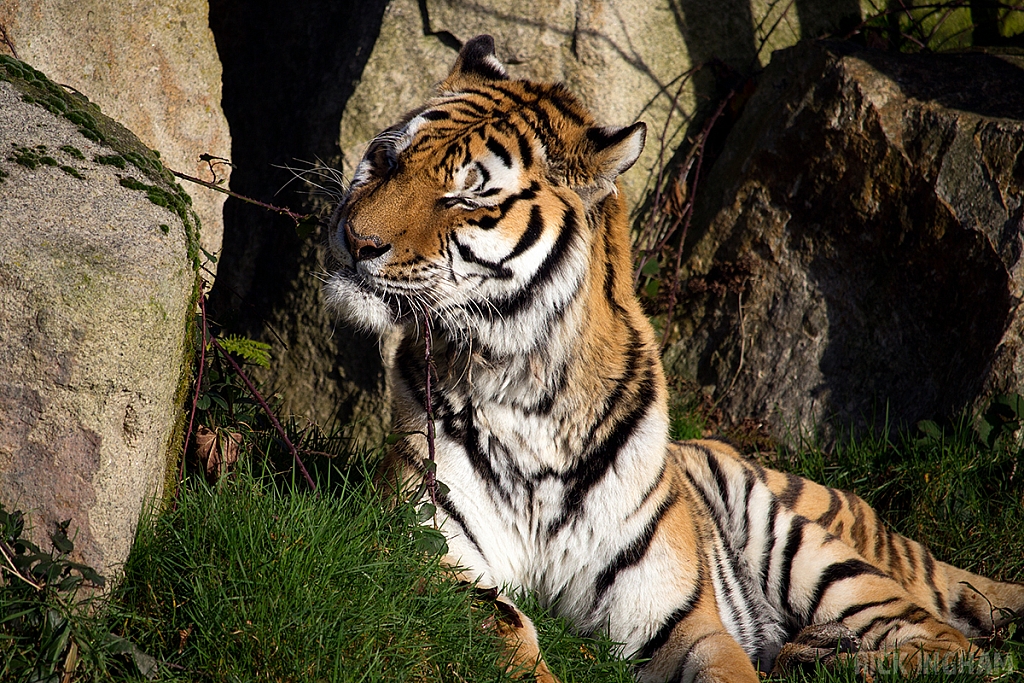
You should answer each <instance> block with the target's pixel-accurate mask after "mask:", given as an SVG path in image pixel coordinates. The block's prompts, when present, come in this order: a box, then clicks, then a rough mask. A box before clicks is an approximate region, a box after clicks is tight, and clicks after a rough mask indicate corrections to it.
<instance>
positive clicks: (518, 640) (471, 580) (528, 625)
mask: <svg viewBox="0 0 1024 683" xmlns="http://www.w3.org/2000/svg"><path fill="white" fill-rule="evenodd" d="M442 564H444V565H446V566H448V567H451V568H453V569H455V576H456V579H457V580H459V581H461V582H464V583H467V584H472V585H473V589H474V590H475V591H476V593H477V596H478V597H479V598H480V599H481V600H483V601H486V602H490V603H491V604H493V605H494V607H495V610H496V612H497V614H496V615H495V616H493V617H491V618H489V619H487V620H486V621H485V622H484V625H485V627H487V628H492V629H494V631H495V633H497V634H498V635H499V636H501V637H502V639H503V640H504V641H505V646H504V656H505V662H504V666H505V667H506V670H507V671H508V672H509V673H511V674H512V676H513V678H520V677H522V676H532V677H533V678H534V680H536V681H537V682H538V683H559V680H558V677H557V676H555V675H554V674H553V673H551V670H550V669H549V668H548V665H547V662H545V661H544V657H543V655H542V654H541V651H540V642H539V641H538V640H537V629H536V628H535V627H534V625H533V621H532V620H531V619H530V617H528V616H526V614H524V613H523V612H522V610H520V609H519V607H517V606H516V604H515V602H513V601H512V600H511V598H509V597H508V596H506V595H502V594H501V592H500V591H499V590H498V588H497V587H496V586H493V587H484V586H481V585H480V584H479V583H478V579H479V576H476V577H474V576H471V575H470V573H469V572H467V571H466V570H465V569H464V568H460V567H459V563H458V562H456V560H455V558H454V557H453V556H452V555H450V554H449V555H446V556H445V557H444V559H443V560H442Z"/></svg>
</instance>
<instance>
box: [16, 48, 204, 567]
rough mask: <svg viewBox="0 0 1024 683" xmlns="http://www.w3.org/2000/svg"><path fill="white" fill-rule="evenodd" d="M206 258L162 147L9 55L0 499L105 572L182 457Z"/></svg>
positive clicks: (120, 557)
mask: <svg viewBox="0 0 1024 683" xmlns="http://www.w3.org/2000/svg"><path fill="white" fill-rule="evenodd" d="M198 263H199V249H198V239H197V219H196V216H195V213H194V211H193V210H192V208H191V204H190V201H189V198H188V195H187V194H185V192H184V191H183V190H182V189H181V188H180V187H178V186H177V185H176V184H175V183H174V181H173V177H172V176H171V175H170V173H169V172H168V171H167V170H166V169H164V168H163V166H162V165H161V163H160V161H159V159H158V157H157V155H156V154H155V153H154V152H152V151H150V150H149V149H147V148H146V147H145V146H144V145H143V144H142V143H140V142H139V140H138V138H136V137H135V136H134V135H133V134H132V133H130V132H129V131H128V130H126V129H124V128H123V127H121V126H120V125H118V124H117V123H115V122H114V121H112V120H110V119H109V118H107V117H105V116H104V115H103V114H102V113H100V111H99V109H98V108H97V107H96V106H95V105H92V104H90V103H89V102H88V101H87V100H86V99H85V98H84V97H81V96H79V95H77V94H72V93H70V92H68V91H66V90H65V89H64V88H61V87H60V86H57V85H55V84H54V83H52V82H51V81H50V80H49V79H47V78H46V77H45V76H44V75H43V74H42V73H40V72H39V71H37V70H35V69H33V68H31V67H29V66H28V65H26V64H24V63H22V62H18V61H17V60H14V59H11V58H8V57H5V56H0V367H2V368H3V373H2V375H0V502H2V503H3V504H4V506H5V507H6V508H7V509H9V510H10V509H21V510H24V511H25V512H26V513H27V514H28V518H29V520H30V523H31V524H32V525H33V526H34V531H33V533H34V536H35V539H36V540H37V541H39V542H41V543H42V544H43V545H45V544H46V541H45V539H46V537H47V534H48V533H49V532H51V531H52V530H53V524H54V523H57V522H61V521H63V520H67V519H70V520H71V525H70V528H69V535H70V536H71V537H72V539H73V540H74V541H75V554H76V559H77V560H79V561H83V562H86V563H88V564H90V565H92V566H94V567H95V568H96V569H97V570H98V571H100V572H101V573H104V574H107V575H110V574H112V573H116V571H117V568H118V566H119V565H120V564H121V563H122V562H123V561H124V559H125V558H126V557H127V554H128V550H129V548H130V546H131V542H132V539H133V537H134V532H135V527H136V525H137V523H138V521H139V517H140V514H141V513H142V511H143V509H144V506H145V505H147V504H152V503H154V502H159V501H160V500H161V497H162V496H163V494H164V491H165V488H166V482H167V481H168V480H169V478H170V476H171V473H172V471H173V470H174V469H175V467H174V466H175V464H176V463H177V462H178V458H179V456H180V451H181V441H182V430H183V425H182V422H183V421H182V418H181V416H182V415H183V412H182V405H183V401H184V398H185V396H186V394H187V388H188V384H189V377H190V368H191V361H192V348H191V345H192V343H193V341H192V335H193V328H192V325H193V309H194V303H195V297H196V294H197V291H198V290H197V288H196V285H197V277H196V273H197V267H198Z"/></svg>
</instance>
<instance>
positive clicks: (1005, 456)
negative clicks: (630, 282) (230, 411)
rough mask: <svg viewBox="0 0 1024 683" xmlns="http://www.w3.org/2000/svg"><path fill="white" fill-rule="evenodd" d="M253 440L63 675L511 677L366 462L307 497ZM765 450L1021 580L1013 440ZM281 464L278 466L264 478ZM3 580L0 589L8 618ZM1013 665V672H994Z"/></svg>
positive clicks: (164, 540)
mask: <svg viewBox="0 0 1024 683" xmlns="http://www.w3.org/2000/svg"><path fill="white" fill-rule="evenodd" d="M681 405H682V404H681ZM686 410H687V408H686V407H685V406H684V407H683V409H681V410H677V411H676V414H675V415H674V420H673V422H674V425H675V427H674V429H675V430H676V432H677V433H678V434H679V435H681V436H698V435H699V434H700V432H701V430H702V429H703V428H704V424H705V421H704V420H703V418H701V417H700V416H699V415H697V414H695V413H693V412H692V410H691V413H690V414H686ZM304 438H305V442H304V443H305V447H306V448H308V449H311V450H330V451H332V452H334V451H338V452H340V451H341V450H343V449H344V448H345V444H344V440H343V439H338V438H334V440H333V441H332V439H328V438H327V437H325V436H323V435H322V434H319V433H314V434H312V435H309V434H307V435H306V437H304ZM299 440H300V439H299V438H296V441H299ZM248 444H249V450H250V454H249V455H248V456H247V457H246V458H243V464H242V465H241V466H239V467H238V468H237V470H236V471H235V473H234V474H233V475H232V476H231V477H230V478H227V479H222V480H221V481H220V482H219V483H217V484H215V485H210V484H207V483H206V482H204V481H202V480H200V479H196V478H195V477H193V478H191V479H190V480H189V481H188V482H186V484H185V486H184V487H183V488H182V490H181V492H180V495H179V497H178V502H177V505H176V507H175V508H174V509H171V510H168V511H166V512H164V513H163V514H162V515H160V516H159V517H157V518H156V519H153V520H150V521H148V522H144V523H143V524H141V525H140V528H139V534H138V540H137V542H136V545H135V547H134V549H133V551H132V554H131V556H130V558H129V560H128V563H127V565H126V567H125V575H124V579H123V581H122V582H121V583H120V584H119V586H118V587H117V588H116V589H115V591H114V592H113V594H112V595H111V597H110V600H109V601H108V603H107V604H106V605H105V606H104V607H102V608H100V609H98V610H94V611H93V612H92V613H91V614H85V613H82V612H79V613H78V614H77V615H73V616H71V622H72V625H73V626H74V632H75V633H78V634H82V635H81V636H77V637H81V638H86V639H88V637H89V636H88V634H90V633H92V634H105V633H106V634H109V633H113V634H115V636H116V637H117V638H120V637H123V638H125V639H127V640H128V641H130V642H131V643H134V645H135V646H136V647H137V648H138V649H137V650H134V651H133V650H131V649H130V648H126V647H123V645H124V642H125V641H122V640H110V643H113V646H109V644H108V647H107V650H106V651H98V652H89V651H88V648H87V647H85V648H83V653H82V658H81V660H80V664H79V667H78V670H77V673H76V676H75V678H74V679H73V680H75V681H90V682H91V681H107V680H138V679H139V675H138V672H137V670H136V667H134V666H132V665H131V661H132V660H133V659H134V660H135V661H136V662H140V663H142V664H143V665H145V664H146V663H147V662H149V663H153V662H156V663H157V665H156V668H155V679H154V680H158V681H166V682H172V681H173V682H177V681H218V682H219V681H225V682H234V681H473V682H476V681H484V682H486V681H505V680H509V677H508V676H507V675H506V674H505V672H504V671H502V668H501V666H500V662H499V659H500V655H499V652H500V646H499V644H498V642H497V641H496V637H495V636H494V635H493V634H492V633H491V632H490V631H489V630H488V629H487V628H486V627H485V626H484V621H485V620H486V619H487V618H488V617H490V616H492V614H493V608H492V607H491V606H490V605H489V604H487V603H485V602H481V601H479V600H478V599H476V596H475V594H474V593H473V591H471V590H467V589H466V587H465V586H460V585H459V584H457V583H454V582H453V581H452V580H451V579H450V578H449V577H448V575H447V574H446V573H445V572H444V570H442V569H441V568H440V567H439V565H438V561H437V559H436V557H431V556H429V555H427V554H424V553H423V552H422V551H421V548H422V547H423V546H422V541H423V540H424V539H423V537H422V535H423V533H424V532H421V531H418V529H419V527H417V526H416V525H415V524H414V521H415V517H416V514H417V513H416V511H415V510H414V509H412V508H411V506H408V505H400V506H398V507H397V508H394V509H385V508H384V507H382V506H381V505H380V502H379V501H380V499H379V496H378V495H377V494H375V493H374V492H373V490H372V487H371V486H370V485H369V484H368V483H367V481H366V477H365V476H362V475H361V471H362V469H361V467H360V466H358V465H356V466H350V465H344V466H341V467H337V466H335V465H336V463H339V462H342V461H343V460H344V458H338V459H336V460H329V459H327V458H308V459H307V465H310V469H311V470H312V471H313V472H314V476H316V477H317V479H318V480H319V482H320V485H321V486H320V489H321V494H320V495H313V494H311V493H309V492H307V491H304V490H303V487H302V486H301V485H299V484H297V483H296V482H297V478H296V477H294V476H293V475H294V473H293V472H291V471H290V468H289V467H288V466H286V465H282V464H281V463H283V462H286V461H284V460H282V459H281V455H280V452H279V447H278V446H277V445H276V444H275V441H274V439H272V438H270V437H269V436H268V435H267V434H266V433H263V432H257V433H253V434H250V435H249V439H248ZM760 457H761V458H762V460H764V461H765V462H766V464H769V465H771V466H774V467H778V468H781V469H785V470H789V471H793V472H797V473H799V474H803V475H805V476H808V477H811V478H813V479H815V480H817V481H821V482H824V483H826V484H829V485H832V486H838V487H841V488H846V489H851V490H853V491H856V492H857V493H859V494H860V495H862V496H864V497H865V498H866V499H867V500H868V501H869V502H870V503H872V504H873V505H874V506H875V507H876V508H877V509H878V510H879V511H880V512H881V513H882V515H883V516H884V517H885V518H886V519H887V520H889V522H890V523H891V524H892V525H893V526H894V527H895V528H896V529H897V530H899V531H901V532H903V533H906V534H908V535H910V536H913V537H915V538H917V539H920V540H923V541H926V542H927V543H928V544H929V545H930V546H931V548H932V549H933V550H934V552H935V553H936V554H937V555H938V556H939V557H940V558H942V559H945V560H947V561H952V562H954V563H955V564H958V565H960V566H963V567H965V568H968V569H971V570H974V571H979V572H982V573H985V574H988V575H992V576H996V577H998V578H1002V579H1008V580H1022V579H1024V506H1022V499H1024V471H1022V470H1024V467H1022V465H1024V463H1022V456H1021V452H1020V449H1019V448H1018V447H1016V446H1015V445H1014V443H1013V442H1012V439H1008V438H1004V439H1002V440H1001V441H1000V442H999V443H997V445H996V446H995V447H988V446H985V445H983V444H982V443H981V441H980V440H979V438H978V436H977V435H976V434H975V431H974V430H973V429H972V427H971V424H970V423H968V422H967V421H962V422H959V423H957V424H953V425H949V426H947V427H946V429H945V430H940V429H938V428H937V427H934V426H930V427H929V428H928V431H927V432H920V433H915V434H910V435H906V436H901V437H895V438H892V439H887V438H863V439H860V440H856V441H854V440H847V441H845V442H843V443H842V444H840V445H839V446H838V447H836V448H834V449H832V450H831V451H830V452H828V453H826V452H824V451H822V450H820V449H815V448H805V449H801V450H798V451H797V450H792V451H786V450H781V451H779V452H776V453H773V454H770V455H767V456H760ZM275 462H276V463H278V464H277V465H276V467H277V468H278V470H280V471H283V472H284V474H280V473H278V474H276V475H274V474H270V473H268V471H267V470H268V469H269V468H270V467H273V466H274V465H271V464H267V463H275ZM261 463H262V464H261ZM427 533H429V532H427ZM4 590H5V589H4V586H3V585H0V614H2V613H3V609H4V607H5V605H4V595H5V594H4ZM520 602H521V605H522V606H523V608H524V610H525V611H526V612H527V613H528V614H529V615H530V616H531V617H533V618H534V620H535V622H536V625H537V629H538V632H539V634H540V640H541V647H542V650H543V651H544V652H545V656H546V658H547V659H548V662H549V665H550V666H551V668H552V670H553V671H554V672H555V673H556V674H557V675H558V676H559V677H560V678H561V679H562V680H563V681H565V682H566V683H570V682H572V681H581V682H582V681H609V682H610V681H615V682H619V681H622V682H625V681H630V680H632V673H631V668H630V665H629V663H628V662H623V661H621V660H617V659H616V658H615V657H614V656H612V651H613V644H612V643H610V642H608V641H607V640H601V639H590V638H583V637H580V636H578V635H575V634H573V632H572V630H571V628H570V627H569V625H568V624H567V623H565V622H564V621H562V620H559V619H554V618H551V617H550V616H548V615H546V614H545V613H544V611H543V610H542V609H541V608H539V607H538V605H537V604H536V601H534V600H533V599H532V598H530V597H529V596H527V597H525V598H523V599H521V600H520ZM0 622H2V620H0ZM0 625H2V624H0ZM108 640H109V639H108ZM1019 640H1020V636H1019V635H1018V634H1016V633H1014V634H1010V637H1009V638H1008V639H1007V642H1004V643H1000V644H999V647H998V648H996V649H994V650H992V651H991V652H992V653H993V654H992V657H993V658H991V659H989V660H988V661H989V664H991V665H992V668H990V669H989V670H988V673H989V674H992V675H984V673H967V674H956V675H951V674H949V673H947V672H941V671H940V672H933V673H931V674H928V675H926V676H925V677H923V678H920V679H915V680H919V681H935V682H937V681H940V680H941V681H943V683H953V682H956V683H967V682H969V681H989V680H1007V681H1009V680H1019V679H1020V677H1021V674H1020V671H1021V667H1020V664H1019V663H1024V644H1021V643H1020V642H1017V641H1019ZM3 643H4V641H3V640H2V638H0V658H3V657H4V656H5V651H4V645H3ZM114 646H116V647H114ZM119 652H120V654H118V653H119ZM133 652H134V656H133ZM139 652H142V653H145V654H146V655H149V656H150V657H152V658H153V659H148V658H146V657H141V656H140V655H139V654H138V653H139ZM50 654H51V655H52V653H50ZM57 659H60V661H63V659H62V658H57ZM2 666H3V661H2V659H0V670H2ZM1007 670H1011V671H1013V672H1014V673H1010V674H1005V675H1001V676H996V675H995V674H1003V673H1005V671H1007ZM1015 676H1016V677H1017V678H1014V677H1015ZM2 678H3V680H4V681H7V680H11V681H17V680H26V681H27V680H32V679H30V678H27V677H21V678H17V677H14V678H12V677H9V676H3V677H2ZM35 680H41V681H44V680H45V681H47V683H49V680H53V681H54V683H60V681H59V679H55V678H51V679H47V678H46V677H39V678H37V679H35ZM791 680H793V681H815V682H822V683H824V682H827V683H847V682H849V683H852V682H853V681H855V680H856V676H855V674H854V673H853V672H852V671H843V670H839V671H831V672H829V671H823V670H818V671H812V672H810V673H807V674H800V675H794V676H792V677H791ZM876 680H878V681H890V682H894V681H899V680H904V679H902V678H900V677H898V676H896V675H884V676H879V677H878V678H877V679H876Z"/></svg>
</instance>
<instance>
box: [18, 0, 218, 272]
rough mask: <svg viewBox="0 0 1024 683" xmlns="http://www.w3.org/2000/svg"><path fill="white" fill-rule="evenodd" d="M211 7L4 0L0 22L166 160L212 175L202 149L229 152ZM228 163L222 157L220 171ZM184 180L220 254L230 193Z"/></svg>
mask: <svg viewBox="0 0 1024 683" xmlns="http://www.w3.org/2000/svg"><path fill="white" fill-rule="evenodd" d="M208 13H209V7H208V4H207V2H206V0H159V1H158V2H142V3H140V2H134V1H132V0H113V1H111V0H106V1H96V0H4V2H3V3H0V26H4V27H5V28H6V31H7V35H8V37H9V38H10V39H11V42H12V43H13V44H14V47H15V49H16V50H17V52H18V57H19V58H20V59H23V60H25V61H26V62H28V63H30V64H33V65H34V66H35V67H36V68H37V69H39V70H41V71H43V72H44V73H46V74H48V75H49V76H50V78H51V79H53V80H54V81H55V82H57V83H61V84H65V85H70V86H72V87H73V88H75V89H76V90H78V91H79V92H83V93H88V96H89V98H90V99H92V100H93V101H94V102H96V103H97V104H98V105H99V106H100V108H102V109H103V111H104V112H106V113H107V115H108V116H111V117H113V118H114V119H116V120H117V121H120V122H121V123H123V124H124V125H125V126H127V127H128V128H129V129H131V130H132V131H133V132H134V133H135V134H136V135H138V136H139V137H140V138H141V139H142V141H143V142H144V143H145V144H146V145H148V146H149V147H152V148H153V149H158V150H160V151H161V153H162V154H163V157H162V160H163V162H164V163H165V164H167V165H168V166H169V167H170V168H173V169H174V170H177V171H181V172H183V173H187V174H189V175H193V176H197V177H199V178H201V179H203V180H211V178H212V175H211V173H210V169H209V166H208V165H207V164H206V163H204V162H202V161H200V160H199V155H200V154H212V155H215V156H219V157H230V156H231V135H230V132H229V130H228V123H227V119H225V118H224V113H223V112H222V111H221V104H220V101H221V67H220V61H219V60H218V59H217V49H216V46H215V45H214V42H213V33H212V32H211V31H210V26H209V20H208ZM3 48H4V46H3V45H0V50H3ZM7 52H8V53H9V52H10V51H9V50H7ZM229 170H230V167H228V166H223V165H222V166H218V167H217V171H218V173H219V175H220V177H221V178H226V177H227V176H228V173H229ZM185 189H186V190H187V191H188V192H189V194H190V195H191V196H192V199H193V202H194V205H195V210H196V213H198V214H199V217H200V219H201V221H202V226H203V229H202V236H201V243H202V246H203V248H204V249H206V250H207V251H208V252H210V253H213V254H216V253H218V252H219V251H220V248H221V240H222V236H223V233H224V219H223V207H224V198H225V195H223V194H221V193H218V192H214V191H211V190H208V189H206V188H203V187H200V186H198V185H191V186H189V187H186V188H185ZM207 268H208V269H209V270H212V271H216V268H217V266H216V264H213V263H211V264H208V265H207Z"/></svg>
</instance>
